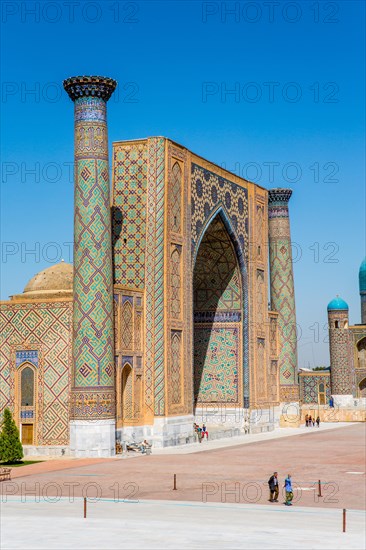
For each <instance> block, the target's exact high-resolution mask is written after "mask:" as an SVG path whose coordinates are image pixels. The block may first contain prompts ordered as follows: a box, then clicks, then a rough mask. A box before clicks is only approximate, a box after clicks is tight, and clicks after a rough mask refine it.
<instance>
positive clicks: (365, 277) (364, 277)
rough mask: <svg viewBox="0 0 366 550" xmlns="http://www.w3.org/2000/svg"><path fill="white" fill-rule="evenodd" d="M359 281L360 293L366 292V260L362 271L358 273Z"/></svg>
mask: <svg viewBox="0 0 366 550" xmlns="http://www.w3.org/2000/svg"><path fill="white" fill-rule="evenodd" d="M358 280H359V283H360V292H366V258H365V259H364V261H363V262H362V264H361V265H360V271H359V272H358Z"/></svg>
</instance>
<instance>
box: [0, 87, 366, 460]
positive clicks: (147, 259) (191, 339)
mask: <svg viewBox="0 0 366 550" xmlns="http://www.w3.org/2000/svg"><path fill="white" fill-rule="evenodd" d="M64 87H65V89H66V91H67V93H68V94H69V96H70V98H71V99H72V101H73V102H74V106H75V109H74V113H75V114H74V120H75V218H74V230H75V239H74V241H75V248H74V270H73V272H72V266H69V268H67V267H65V265H64V266H62V265H61V264H60V265H59V267H58V273H59V279H57V280H56V279H55V277H54V275H52V276H51V275H50V274H49V275H48V276H49V277H51V278H50V280H52V281H53V283H52V284H54V283H55V281H56V285H55V284H54V286H49V287H48V288H47V289H44V288H43V286H42V285H43V283H42V281H43V279H44V277H43V275H44V274H43V273H42V274H38V275H37V276H36V278H35V279H32V284H30V285H27V287H26V288H25V290H24V293H23V295H19V296H20V297H19V296H17V297H16V300H15V301H10V302H6V303H5V304H4V306H3V309H2V312H1V321H2V324H3V335H2V338H3V342H2V344H3V345H2V348H1V358H2V365H1V382H2V384H1V387H0V395H1V398H2V401H1V408H2V409H3V408H4V406H6V405H9V406H10V407H11V408H12V409H13V411H14V413H15V418H16V421H17V422H18V424H19V425H20V427H22V426H27V424H28V425H32V426H33V427H34V429H35V435H34V437H33V443H34V444H36V445H68V444H69V443H70V449H71V452H74V451H75V452H80V455H79V456H86V454H85V453H88V452H90V453H93V452H96V454H95V455H94V456H97V455H98V456H110V455H111V454H112V455H113V454H114V443H115V437H118V438H121V439H123V438H127V437H128V436H130V437H135V434H139V435H141V436H143V437H146V436H151V437H152V438H154V439H155V441H156V442H158V444H159V445H166V444H177V443H181V442H182V441H183V442H186V441H189V440H190V438H192V437H193V428H192V426H193V420H194V415H195V414H196V413H197V414H200V412H199V411H202V410H203V409H204V408H206V410H211V411H212V410H214V409H215V408H216V407H217V406H218V405H223V406H225V407H226V408H227V410H229V411H230V410H231V413H230V414H232V411H234V410H235V409H239V410H240V411H242V412H243V413H244V412H245V415H247V413H248V409H250V410H251V411H249V412H252V411H254V410H255V409H258V408H261V409H263V410H265V411H267V413H268V415H267V417H268V426H266V428H265V429H267V428H268V427H269V424H270V423H272V427H273V420H269V416H270V415H269V410H270V409H273V408H276V407H277V406H279V405H280V403H281V402H284V401H287V402H293V401H298V399H299V385H298V377H297V348H296V315H295V299H294V282H293V272H292V258H291V236H290V225H289V213H288V200H289V198H290V196H291V191H290V190H288V189H274V190H270V191H267V190H266V189H264V188H262V187H260V186H258V185H256V184H254V183H251V182H248V181H246V180H244V179H243V178H240V177H238V176H236V175H234V174H231V173H229V172H228V171H226V170H224V169H222V168H220V167H219V166H217V165H215V164H213V163H211V162H208V161H206V160H205V159H203V158H201V157H199V156H197V155H195V154H193V153H192V152H190V151H189V150H188V149H186V148H184V147H182V146H180V145H178V144H177V143H174V142H172V141H170V140H168V139H166V138H163V137H151V138H146V139H141V140H133V141H125V142H123V141H120V142H116V143H115V144H114V146H113V168H112V171H113V184H112V204H111V202H110V188H109V187H110V186H109V166H108V131H107V122H106V103H107V101H108V99H109V98H110V97H111V95H112V93H113V91H114V89H115V87H116V82H115V81H113V80H112V79H109V78H104V77H73V78H70V79H67V80H66V81H65V82H64ZM268 256H269V258H270V260H269V262H268ZM56 267H57V266H56ZM365 269H366V267H365ZM46 271H47V270H45V272H46ZM56 271H57V270H56ZM360 273H361V275H362V277H363V278H362V281H363V282H362V285H363V286H362V289H363V290H362V289H361V290H362V292H366V291H365V289H364V284H365V283H364V277H365V270H364V271H362V270H361V271H360ZM61 274H62V276H61ZM40 275H42V276H40ZM361 275H360V276H361ZM269 278H270V290H271V307H272V310H269V306H268V303H267V301H268V288H269ZM61 279H62V281H63V282H62V284H61V283H60V281H61ZM36 280H37V281H38V282H37V283H36ZM65 281H66V282H65ZM67 281H69V283H67ZM72 281H73V291H72V290H71V283H72ZM360 281H361V279H360ZM68 284H69V286H67V285H68ZM37 285H38V287H37ZM60 285H61V286H60ZM65 285H66V286H65ZM28 287H29V288H28ZM30 288H31V289H32V291H30V290H29V289H30ZM37 288H38V290H37ZM27 289H28V290H27ZM44 292H47V294H42V293H44ZM61 295H63V296H69V300H61V299H60V298H58V299H56V300H54V299H53V297H54V296H61ZM42 296H47V299H45V300H41V299H40V297H42ZM51 298H52V299H51ZM339 319H341V318H339ZM71 320H72V322H71ZM343 329H344V330H343ZM343 329H342V330H338V331H337V333H335V331H332V328H331V331H330V340H331V361H332V363H333V366H332V374H331V380H332V391H333V392H334V391H339V392H340V393H342V392H343V393H344V392H351V393H352V394H355V392H357V391H358V392H359V393H360V392H361V394H362V395H363V393H362V392H364V393H366V382H365V376H364V374H365V372H366V357H365V354H366V345H365V343H364V342H365V334H364V333H362V331H361V332H360V330H359V329H356V328H355V327H351V328H350V329H348V327H347V328H346V327H345V326H344V327H343ZM350 335H352V336H350ZM352 338H353V340H352ZM71 352H72V353H71ZM352 353H354V355H353V356H352V357H353V360H354V364H355V372H353V370H352V369H350V362H349V356H350V355H352ZM352 364H353V363H352ZM351 371H352V372H351ZM356 371H357V372H356ZM322 377H323V378H324V381H323V378H322ZM307 378H309V380H308V379H307ZM328 379H329V375H328ZM314 380H317V383H318V385H317V386H316V385H315V382H314ZM324 384H325V386H324V387H326V388H327V389H326V391H325V392H322V391H320V390H319V388H321V389H323V385H324ZM316 388H318V399H319V394H321V396H322V397H321V399H323V398H324V399H327V398H328V396H329V395H328V394H329V384H328V382H327V381H326V375H325V374H322V375H316V376H313V377H310V375H307V377H306V376H303V382H302V390H301V391H302V394H301V395H302V399H303V401H304V402H306V403H311V402H312V401H314V399H315V398H316ZM323 394H324V395H323ZM244 409H245V411H244ZM276 410H277V409H276ZM197 411H198V412H197ZM277 412H278V410H277ZM277 412H276V414H277ZM267 413H266V414H267ZM230 414H229V416H230ZM264 416H266V415H264ZM69 421H70V435H69ZM91 421H92V422H91ZM266 422H267V421H266ZM85 426H87V428H86V429H84V428H85ZM28 427H29V426H28ZM91 427H92V428H91ZM94 427H95V429H94ZM26 431H27V430H26ZM28 433H30V432H29V430H28ZM91 440H92V441H91ZM101 442H102V443H101ZM95 447H98V450H97V451H95ZM77 450H78V451H77Z"/></svg>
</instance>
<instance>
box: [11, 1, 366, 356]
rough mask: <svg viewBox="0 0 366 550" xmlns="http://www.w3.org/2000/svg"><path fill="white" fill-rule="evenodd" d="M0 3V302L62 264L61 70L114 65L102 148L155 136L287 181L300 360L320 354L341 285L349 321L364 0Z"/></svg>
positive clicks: (69, 188) (359, 243) (65, 226)
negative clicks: (115, 86) (114, 88)
mask: <svg viewBox="0 0 366 550" xmlns="http://www.w3.org/2000/svg"><path fill="white" fill-rule="evenodd" d="M1 8H2V31H3V32H2V42H3V44H2V46H3V47H2V52H3V53H2V103H1V107H2V184H1V199H2V200H1V207H2V218H1V224H2V225H1V239H2V241H3V248H2V258H1V260H2V263H1V268H2V273H1V297H2V299H6V298H7V297H8V295H9V294H15V293H19V292H21V291H22V290H23V287H24V285H25V284H26V282H27V281H28V280H29V279H30V278H31V277H32V276H33V275H34V274H35V273H36V272H38V271H40V270H41V269H43V268H45V267H49V266H50V265H51V264H52V259H53V258H54V259H56V260H59V259H60V258H61V256H62V257H63V258H64V259H65V261H72V257H71V256H70V243H71V242H72V239H73V183H72V175H70V163H72V160H73V108H72V103H71V101H70V100H69V99H68V97H67V96H66V94H65V93H64V92H63V91H62V80H63V79H64V78H65V77H68V76H73V75H78V74H101V75H106V76H111V77H113V78H115V79H117V80H118V82H119V95H118V96H116V97H115V99H112V100H111V101H110V102H109V139H110V144H111V143H112V141H116V140H121V139H129V138H139V137H145V136H150V135H164V136H167V137H170V138H172V139H174V140H176V141H178V142H179V143H182V144H183V145H185V146H187V147H188V148H189V149H191V150H193V151H194V152H197V153H198V154H200V155H202V156H204V157H207V158H208V159H210V160H212V161H214V162H216V163H218V164H224V165H225V166H226V167H227V168H228V169H230V170H236V171H238V170H239V171H240V172H241V174H242V175H244V176H246V177H247V178H248V179H252V180H256V181H258V183H260V184H261V185H263V186H265V187H272V186H290V187H291V188H292V189H293V190H294V194H293V197H292V199H291V202H290V209H291V220H292V239H293V241H294V243H296V245H295V247H296V250H297V251H298V252H297V260H296V261H295V263H294V271H295V283H296V301H297V320H298V324H299V326H300V329H301V336H300V337H299V365H300V366H307V365H308V363H309V364H310V366H316V365H322V364H326V365H328V364H329V355H328V345H327V343H326V342H324V339H326V336H327V331H326V330H325V329H324V326H325V324H326V322H327V316H326V306H327V303H328V302H329V300H330V299H332V298H333V297H334V296H335V295H336V294H339V295H340V296H342V297H343V298H344V299H345V300H346V301H347V302H348V304H349V306H350V321H351V323H357V322H360V303H359V295H358V279H357V276H358V268H359V265H360V263H361V261H362V258H363V256H364V255H365V141H364V130H365V111H364V99H363V98H364V92H365V81H364V76H365V58H364V51H365V34H364V26H365V5H364V2H361V1H360V2H355V1H350V0H347V2H322V1H320V2H312V1H309V2H292V3H289V2H279V5H277V3H276V2H274V3H271V2H269V3H268V2H254V3H253V2H251V3H248V2H226V3H225V2H198V1H188V2H155V1H148V2H127V1H126V2H118V1H111V2H110V1H108V0H107V1H103V2H82V1H79V2H64V1H63V0H62V1H60V2H6V1H5V0H4V1H3V2H2V5H1ZM34 8H36V12H34ZM230 8H232V9H234V10H236V12H235V13H234V14H230V13H228V12H227V10H228V9H230ZM32 11H33V13H32ZM31 90H33V91H34V93H31ZM229 90H235V93H234V94H225V91H229ZM269 163H276V164H273V165H271V166H270V165H269ZM32 169H33V170H35V173H33V174H32V173H29V172H28V171H29V170H32ZM271 172H273V174H272V173H271ZM272 175H273V178H271V176H272ZM50 243H56V244H55V245H52V244H50ZM65 243H66V244H65ZM32 249H33V250H36V251H37V252H36V255H35V254H29V253H28V254H27V250H28V251H29V250H32ZM317 327H319V331H318V330H317Z"/></svg>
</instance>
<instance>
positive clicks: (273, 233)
mask: <svg viewBox="0 0 366 550" xmlns="http://www.w3.org/2000/svg"><path fill="white" fill-rule="evenodd" d="M291 195H292V191H291V189H281V188H277V189H270V190H269V192H268V229H269V260H270V284H271V308H272V310H274V311H277V312H278V330H279V372H280V400H281V401H282V402H285V401H293V402H297V401H299V389H298V378H297V334H296V310H295V291H294V276H293V269H292V252H291V235H290V220H289V211H288V201H289V200H290V197H291Z"/></svg>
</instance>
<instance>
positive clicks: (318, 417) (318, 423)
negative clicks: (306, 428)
mask: <svg viewBox="0 0 366 550" xmlns="http://www.w3.org/2000/svg"><path fill="white" fill-rule="evenodd" d="M316 425H317V426H318V428H319V425H320V416H317V417H316Z"/></svg>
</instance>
